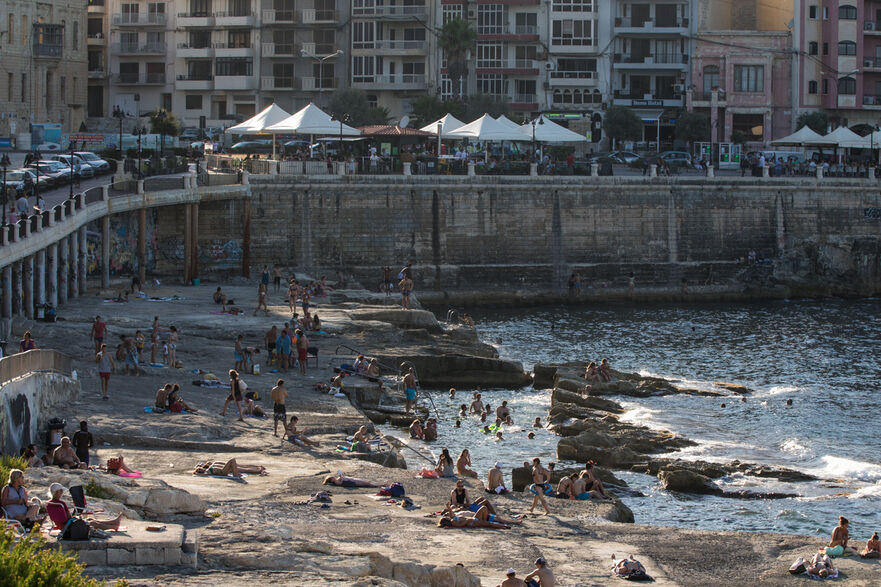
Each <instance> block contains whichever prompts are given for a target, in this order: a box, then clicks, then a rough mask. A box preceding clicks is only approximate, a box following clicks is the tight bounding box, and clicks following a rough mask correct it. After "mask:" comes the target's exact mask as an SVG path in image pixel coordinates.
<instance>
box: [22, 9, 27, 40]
mask: <svg viewBox="0 0 881 587" xmlns="http://www.w3.org/2000/svg"><path fill="white" fill-rule="evenodd" d="M21 44H22V45H27V44H28V17H27V15H26V14H22V15H21Z"/></svg>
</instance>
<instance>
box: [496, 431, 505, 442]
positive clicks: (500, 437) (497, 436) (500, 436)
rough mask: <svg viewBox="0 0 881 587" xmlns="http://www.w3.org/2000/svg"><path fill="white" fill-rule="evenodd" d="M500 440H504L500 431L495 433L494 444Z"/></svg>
mask: <svg viewBox="0 0 881 587" xmlns="http://www.w3.org/2000/svg"><path fill="white" fill-rule="evenodd" d="M500 440H505V439H504V438H502V431H501V430H500V431H498V432H496V442H498V441H500Z"/></svg>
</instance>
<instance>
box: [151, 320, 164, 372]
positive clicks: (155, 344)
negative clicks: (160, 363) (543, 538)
mask: <svg viewBox="0 0 881 587" xmlns="http://www.w3.org/2000/svg"><path fill="white" fill-rule="evenodd" d="M161 332H162V329H161V328H159V316H153V326H152V329H151V331H150V363H151V364H155V363H156V351H158V350H159V347H160V346H162V341H161V340H160V338H159V334H160V333H161Z"/></svg>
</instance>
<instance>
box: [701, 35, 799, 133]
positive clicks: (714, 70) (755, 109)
mask: <svg viewBox="0 0 881 587" xmlns="http://www.w3.org/2000/svg"><path fill="white" fill-rule="evenodd" d="M791 46H792V39H791V34H790V33H789V31H715V32H713V31H706V32H701V34H700V36H699V37H698V39H697V41H696V43H695V52H694V54H693V55H692V58H691V79H692V85H691V86H689V88H688V91H687V93H686V98H687V106H688V110H693V111H696V112H701V113H704V114H706V115H707V116H708V117H709V119H710V128H711V140H712V142H713V143H716V142H732V135H734V134H735V133H739V134H740V135H741V136H742V137H743V138H744V139H746V141H749V142H751V143H753V146H767V145H768V144H769V141H771V140H772V139H774V138H779V137H783V136H786V135H787V134H789V133H790V132H791V128H792V112H793V104H792V93H791V87H792V86H791V79H792V78H791V75H792V54H791V51H790V48H791Z"/></svg>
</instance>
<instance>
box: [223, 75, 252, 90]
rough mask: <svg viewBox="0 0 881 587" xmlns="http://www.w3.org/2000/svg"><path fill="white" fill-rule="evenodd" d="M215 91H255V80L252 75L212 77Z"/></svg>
mask: <svg viewBox="0 0 881 587" xmlns="http://www.w3.org/2000/svg"><path fill="white" fill-rule="evenodd" d="M214 89H215V90H256V89H257V78H256V77H254V76H253V75H218V76H215V77H214Z"/></svg>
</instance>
